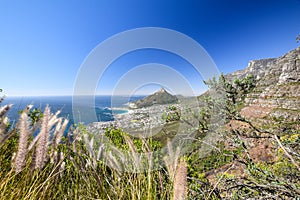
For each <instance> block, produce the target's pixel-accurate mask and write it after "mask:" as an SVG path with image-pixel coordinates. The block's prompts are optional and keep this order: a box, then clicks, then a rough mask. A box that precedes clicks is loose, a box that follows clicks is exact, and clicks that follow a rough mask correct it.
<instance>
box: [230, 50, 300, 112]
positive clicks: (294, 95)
mask: <svg viewBox="0 0 300 200" xmlns="http://www.w3.org/2000/svg"><path fill="white" fill-rule="evenodd" d="M249 74H253V75H254V77H255V78H256V80H257V87H256V88H255V89H254V91H253V92H252V93H250V94H248V96H247V98H246V101H245V103H246V104H247V105H249V106H253V105H255V106H261V107H264V108H266V107H268V108H272V113H271V114H272V115H274V116H276V117H278V116H284V117H289V116H298V115H299V113H300V112H299V111H300V47H298V48H297V49H294V50H292V51H290V52H288V53H287V54H285V55H283V56H281V57H279V58H271V59H262V60H253V61H250V62H249V64H248V67H247V68H245V69H244V70H239V71H236V72H233V73H231V74H228V75H226V76H227V78H228V79H229V80H233V79H235V78H243V77H245V76H247V75H249Z"/></svg>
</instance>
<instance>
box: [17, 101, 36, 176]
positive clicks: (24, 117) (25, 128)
mask: <svg viewBox="0 0 300 200" xmlns="http://www.w3.org/2000/svg"><path fill="white" fill-rule="evenodd" d="M31 108H32V105H29V106H27V108H26V109H25V110H24V111H23V112H22V113H21V116H20V120H19V124H18V125H19V126H18V129H19V133H20V137H19V145H18V151H17V154H16V159H15V162H14V166H15V169H16V172H20V171H22V169H23V167H24V164H25V157H26V155H27V153H28V150H27V146H28V139H29V135H30V130H29V120H28V111H29V110H30V109H31Z"/></svg>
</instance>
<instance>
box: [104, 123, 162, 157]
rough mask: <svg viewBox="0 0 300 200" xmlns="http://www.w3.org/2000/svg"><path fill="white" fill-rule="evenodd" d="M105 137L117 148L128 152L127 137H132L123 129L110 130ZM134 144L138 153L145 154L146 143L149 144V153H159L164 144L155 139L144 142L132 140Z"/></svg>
mask: <svg viewBox="0 0 300 200" xmlns="http://www.w3.org/2000/svg"><path fill="white" fill-rule="evenodd" d="M105 136H106V137H108V139H109V141H110V142H111V143H112V144H113V145H114V146H115V147H117V148H119V149H122V150H128V149H129V146H128V142H126V137H129V138H131V137H130V135H129V134H127V133H125V132H123V131H122V130H121V129H114V128H110V129H107V130H106V131H105ZM131 139H132V141H133V144H134V146H135V148H136V149H137V151H138V152H143V150H145V143H147V145H148V147H149V148H150V149H148V151H157V150H159V149H160V148H161V147H162V144H161V143H160V142H159V141H157V140H154V139H153V138H148V139H146V140H145V141H143V140H142V139H141V138H131Z"/></svg>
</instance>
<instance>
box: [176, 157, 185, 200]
mask: <svg viewBox="0 0 300 200" xmlns="http://www.w3.org/2000/svg"><path fill="white" fill-rule="evenodd" d="M186 197H187V165H186V162H185V160H184V159H183V158H181V159H180V161H179V163H178V165H177V169H176V170H175V176H174V186H173V200H184V199H186Z"/></svg>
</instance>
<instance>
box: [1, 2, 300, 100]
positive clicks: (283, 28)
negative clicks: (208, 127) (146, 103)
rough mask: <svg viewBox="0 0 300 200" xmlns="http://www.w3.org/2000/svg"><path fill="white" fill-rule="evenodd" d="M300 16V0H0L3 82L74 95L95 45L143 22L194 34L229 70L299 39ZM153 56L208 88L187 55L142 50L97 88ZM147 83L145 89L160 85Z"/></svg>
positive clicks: (7, 87)
mask: <svg viewBox="0 0 300 200" xmlns="http://www.w3.org/2000/svg"><path fill="white" fill-rule="evenodd" d="M299 19H300V1H299V0H243V1H242V0H223V1H221V0H206V1H204V0H190V1H185V0H181V1H179V0H178V1H175V0H173V1H171V0H151V1H142V0H136V1H130V0H128V1H116V0H98V1H77V0H76V1H56V0H53V1H30V0H29V1H8V0H0V73H1V75H0V76H1V78H0V88H2V89H3V90H4V93H5V94H6V95H7V96H39V95H72V93H73V86H74V82H75V80H76V76H77V73H78V70H79V68H80V66H81V64H82V62H83V61H84V59H85V58H86V57H87V56H88V54H89V53H90V51H92V50H93V48H95V47H96V46H97V45H98V44H99V43H101V42H102V41H104V40H105V39H107V38H109V37H111V36H112V35H114V34H117V33H120V32H122V31H126V30H129V29H133V28H140V27H164V28H169V29H173V30H176V31H179V32H181V33H184V34H186V35H188V36H189V37H191V38H193V39H194V40H196V41H197V42H198V43H199V44H201V45H202V46H203V47H204V48H205V50H206V51H207V52H208V53H209V55H210V56H211V57H212V59H213V60H214V62H215V63H216V65H217V67H218V68H219V70H220V71H221V72H224V73H228V72H232V71H235V70H237V69H241V68H244V67H246V66H247V63H248V61H249V60H252V59H260V58H269V57H278V56H281V55H282V54H284V53H286V52H288V51H290V50H292V49H294V48H296V47H297V46H299V44H297V43H296V40H295V38H296V36H297V35H298V34H299V33H300V22H299ZM149 62H156V63H162V64H166V65H169V66H172V67H174V68H175V69H176V70H178V71H179V72H180V73H182V74H184V75H185V76H187V77H188V80H189V81H190V82H191V85H192V87H193V89H194V90H195V91H196V92H197V93H201V92H202V91H203V90H204V89H205V88H204V86H203V84H202V83H201V80H199V79H200V78H201V77H200V78H199V76H198V75H197V74H196V73H194V71H193V69H191V66H189V65H188V63H186V62H185V61H183V60H182V59H180V58H178V57H176V56H175V55H172V54H169V53H167V52H162V51H157V50H144V51H137V52H132V53H129V54H128V55H125V56H123V57H121V58H120V59H119V60H116V62H114V63H113V64H112V66H111V67H110V68H109V69H108V70H107V72H106V74H105V76H103V77H102V79H101V80H100V83H101V84H99V87H98V89H97V94H109V93H110V92H111V91H112V90H113V88H114V86H115V84H116V83H117V81H118V79H119V78H120V77H121V76H122V74H124V73H126V70H129V69H130V68H132V67H135V66H137V65H141V64H143V63H149ZM166 78H167V77H166ZM145 88H146V89H147V91H146V89H145V90H144V91H143V90H141V91H140V93H142V92H151V90H153V89H157V88H154V87H145ZM151 88H152V89H151Z"/></svg>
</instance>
